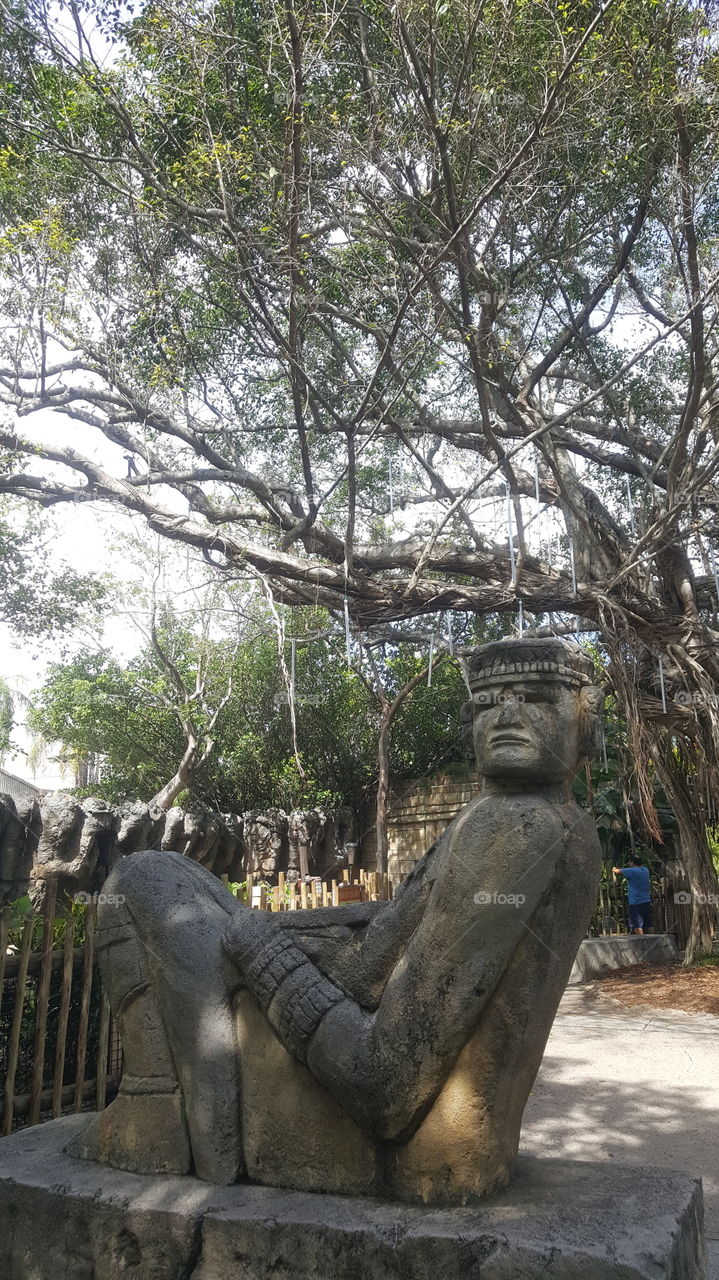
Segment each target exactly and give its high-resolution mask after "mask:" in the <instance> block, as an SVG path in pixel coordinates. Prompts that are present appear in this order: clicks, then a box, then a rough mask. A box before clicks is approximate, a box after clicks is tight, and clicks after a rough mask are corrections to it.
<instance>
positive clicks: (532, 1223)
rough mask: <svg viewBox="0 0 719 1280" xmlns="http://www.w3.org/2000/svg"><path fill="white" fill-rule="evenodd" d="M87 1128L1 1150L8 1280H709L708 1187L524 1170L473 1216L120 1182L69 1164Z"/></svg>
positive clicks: (523, 1163)
mask: <svg viewBox="0 0 719 1280" xmlns="http://www.w3.org/2000/svg"><path fill="white" fill-rule="evenodd" d="M88 1120H89V1117H88V1116H87V1115H80V1116H69V1117H66V1118H65V1119H62V1120H55V1121H53V1122H52V1123H50V1124H46V1125H42V1126H39V1127H36V1128H32V1129H26V1130H24V1131H22V1132H20V1133H17V1134H15V1135H13V1136H12V1137H10V1138H4V1139H1V1140H0V1276H2V1278H3V1280H128V1277H132V1278H133V1280H265V1278H269V1277H273V1280H459V1278H460V1277H462V1280H540V1278H541V1280H610V1277H611V1280H705V1277H706V1258H705V1248H704V1239H703V1228H702V1220H703V1213H702V1191H701V1183H700V1181H698V1180H697V1181H695V1180H693V1179H691V1178H687V1177H686V1176H685V1175H683V1174H678V1173H672V1172H667V1171H665V1170H658V1169H642V1168H633V1169H629V1168H626V1167H619V1168H617V1167H614V1166H611V1167H610V1166H609V1165H600V1164H585V1163H578V1162H574V1161H569V1160H542V1161H540V1160H536V1159H532V1158H528V1157H524V1158H520V1160H519V1161H518V1162H517V1174H516V1178H515V1180H514V1182H513V1184H512V1186H511V1187H510V1188H509V1190H507V1191H504V1192H502V1193H501V1195H499V1196H497V1197H496V1198H494V1199H492V1200H491V1201H488V1202H487V1203H486V1204H482V1205H480V1206H477V1207H474V1208H466V1209H448V1210H441V1209H422V1208H415V1207H409V1206H406V1205H399V1204H389V1203H386V1202H381V1201H378V1200H370V1199H361V1198H353V1197H342V1196H322V1195H311V1194H308V1193H303V1192H295V1191H277V1190H274V1189H272V1188H269V1187H257V1186H250V1185H246V1184H238V1185H236V1186H234V1187H215V1186H210V1185H208V1184H207V1183H203V1182H200V1181H198V1180H197V1179H196V1178H191V1177H187V1178H177V1177H169V1176H162V1177H143V1176H141V1175H139V1174H130V1173H120V1172H118V1171H116V1170H113V1169H107V1168H105V1167H104V1166H102V1165H98V1164H90V1163H86V1162H84V1161H81V1160H77V1159H74V1158H72V1157H70V1156H67V1155H66V1154H65V1153H64V1150H63V1148H64V1147H65V1145H66V1144H67V1143H68V1141H69V1140H70V1139H71V1138H73V1137H77V1136H79V1134H80V1133H81V1131H82V1128H83V1126H85V1125H86V1124H87V1123H88Z"/></svg>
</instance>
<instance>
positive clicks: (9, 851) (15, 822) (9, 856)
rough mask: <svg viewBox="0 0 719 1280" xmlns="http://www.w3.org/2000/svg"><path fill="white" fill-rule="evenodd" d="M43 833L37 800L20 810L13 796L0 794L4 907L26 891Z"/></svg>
mask: <svg viewBox="0 0 719 1280" xmlns="http://www.w3.org/2000/svg"><path fill="white" fill-rule="evenodd" d="M39 831H40V810H39V807H38V805H37V803H36V802H35V801H34V800H33V801H31V802H30V804H23V805H21V806H20V808H19V809H18V808H17V806H16V804H15V801H14V800H13V798H12V796H7V795H0V905H2V903H3V902H4V901H8V900H12V899H13V898H16V897H19V896H20V894H21V893H24V892H25V889H26V888H27V883H28V880H29V878H30V873H31V871H32V862H33V857H34V854H35V850H36V848H37V841H38V835H39Z"/></svg>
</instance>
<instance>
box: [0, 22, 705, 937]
mask: <svg viewBox="0 0 719 1280" xmlns="http://www.w3.org/2000/svg"><path fill="white" fill-rule="evenodd" d="M0 14H1V15H2V27H3V31H2V35H3V47H4V49H5V51H6V56H5V60H4V65H3V70H2V86H1V87H0V106H1V107H2V116H3V124H2V125H1V126H0V200H1V201H2V210H3V226H2V232H1V233H0V252H1V253H2V268H1V274H0V285H1V287H2V293H3V307H2V310H3V320H2V333H1V334H0V397H1V398H2V400H3V402H4V403H5V405H6V406H7V407H8V410H9V411H15V413H16V414H17V415H18V417H19V419H21V420H24V419H28V420H29V424H30V425H29V426H28V427H27V429H26V430H23V429H21V428H22V425H23V423H22V422H21V421H17V422H15V423H12V422H11V421H9V420H8V422H7V424H6V425H5V426H3V427H2V428H1V429H0V446H2V447H4V449H5V450H6V458H5V463H4V465H3V468H2V474H0V491H1V490H4V491H5V492H10V493H14V494H17V495H20V496H22V497H25V498H28V499H32V500H35V501H38V502H41V503H46V504H53V503H57V502H65V501H73V502H75V501H80V502H89V501H95V500H103V501H110V502H112V503H117V504H120V505H122V506H123V507H125V508H127V509H129V510H132V511H135V512H137V513H139V514H140V515H142V516H143V517H145V519H146V520H147V521H148V522H149V524H150V525H151V526H152V527H153V528H154V529H156V530H159V531H160V532H161V533H163V534H165V535H167V536H168V537H171V538H173V539H175V540H179V541H184V542H186V543H188V544H191V545H193V546H195V547H198V548H200V549H201V550H202V551H203V553H204V554H205V555H206V557H207V558H208V559H209V560H210V561H211V562H212V563H214V564H215V565H216V566H217V568H218V571H220V572H225V573H228V574H231V575H248V576H255V577H257V576H259V577H261V578H263V579H264V580H265V582H266V583H267V584H268V585H269V586H270V587H271V589H272V591H273V592H274V594H275V597H276V598H277V600H279V601H281V602H284V603H286V604H289V605H295V606H297V605H301V606H305V607H306V606H308V605H309V606H311V607H318V606H322V607H324V608H326V609H328V610H330V611H335V613H336V616H337V618H338V621H339V625H340V628H341V626H342V617H343V614H344V613H345V608H346V613H347V616H348V618H349V620H350V623H351V625H352V627H353V628H355V629H357V630H361V631H365V632H367V631H370V632H371V630H372V628H376V627H378V626H387V625H388V624H392V623H396V622H398V621H401V620H405V619H408V618H412V617H417V616H420V615H434V616H436V615H437V614H438V613H439V612H440V611H443V610H449V611H459V612H464V613H469V614H477V615H487V614H494V613H500V614H508V613H509V614H512V615H513V616H515V614H516V611H517V609H518V605H519V604H520V602H521V606H522V616H523V620H524V622H525V623H527V624H528V625H530V626H532V627H540V628H541V627H543V626H544V627H547V626H549V627H555V629H556V628H557V626H558V627H559V629H560V630H561V627H562V626H566V625H571V624H569V623H568V620H569V619H571V618H575V617H576V618H578V619H580V623H579V625H580V626H581V627H582V628H584V629H591V630H592V631H593V632H594V633H595V634H597V635H599V636H600V637H601V639H602V642H603V644H604V645H605V646H606V648H607V650H608V652H609V654H610V656H611V658H612V662H611V666H610V679H611V681H612V683H613V685H614V687H615V688H616V689H617V691H618V692H619V694H620V696H621V698H622V701H623V705H624V708H625V711H626V714H627V719H628V724H629V726H630V731H631V734H632V739H633V747H634V753H635V759H636V764H637V769H638V771H639V778H640V783H641V785H640V796H641V800H642V805H643V812H644V820H645V823H646V825H647V828H648V830H649V831H650V832H651V831H654V832H655V833H656V832H657V831H658V826H657V820H656V814H655V812H654V807H653V802H652V786H651V777H650V773H651V768H652V767H653V768H656V769H657V770H659V771H660V772H661V773H662V776H663V780H664V782H665V785H666V787H667V792H668V794H670V797H671V799H672V803H673V804H674V805H675V808H676V809H677V814H678V820H679V822H680V826H681V827H682V838H683V844H684V847H685V854H686V856H687V858H688V861H689V863H690V869H693V870H692V874H693V877H694V878H693V883H694V885H695V887H696V888H697V890H699V889H702V891H703V892H704V894H705V896H706V894H707V892H714V891H715V889H716V884H715V881H714V880H712V879H710V878H707V877H708V876H709V870H708V869H709V868H710V867H711V860H710V859H709V858H708V847H707V843H706V837H705V827H706V821H707V818H708V816H709V815H708V809H707V805H706V802H705V799H704V797H705V796H706V794H707V792H712V791H716V790H717V789H719V787H718V784H719V715H718V714H717V694H716V688H717V678H718V677H719V648H718V640H719V636H718V633H717V630H716V604H717V599H716V592H717V590H718V589H719V581H718V580H717V579H716V576H715V573H714V568H713V559H712V556H713V554H714V553H716V551H717V536H716V519H717V509H718V506H719V489H718V488H717V469H718V468H719V434H718V428H717V415H716V405H717V384H716V373H715V370H716V357H717V335H718V333H719V325H718V322H719V311H718V310H717V280H718V278H719V263H718V259H717V226H718V219H719V203H718V202H717V163H716V161H717V145H718V143H717V139H718V138H719V131H718V130H717V106H718V101H717V92H718V78H719V55H718V54H717V38H716V37H717V27H716V5H715V4H714V3H713V0H707V2H706V3H704V4H697V3H696V2H695V0H649V2H647V0H603V2H600V0H495V2H494V3H486V2H483V0H441V2H438V0H400V3H397V4H395V3H393V4H389V3H387V2H386V0H363V2H361V3H355V2H354V0H353V3H352V4H345V3H341V2H340V3H338V4H335V5H327V4H325V3H321V4H320V3H317V0H286V3H284V4H282V5H276V4H270V3H268V2H267V0H255V2H254V3H252V2H250V0H217V2H216V3H212V2H211V0H190V2H189V3H188V0H150V2H149V3H146V4H140V5H139V6H138V7H136V8H133V9H130V7H128V8H127V9H123V8H122V7H119V8H116V9H110V10H108V9H107V6H105V5H104V4H102V3H88V4H85V5H78V4H74V3H73V4H63V3H61V4H57V3H52V4H50V3H46V2H45V0H2V2H1V3H0ZM39 410H45V411H47V410H49V411H51V412H52V413H53V414H54V415H55V417H56V420H57V424H58V425H57V430H56V435H55V436H54V437H53V439H52V440H51V442H50V443H48V442H47V440H46V439H43V441H42V442H40V443H39V442H38V441H37V439H36V438H35V437H34V436H33V434H32V426H31V423H32V415H33V414H34V413H35V412H37V411H39ZM73 422H77V423H82V424H84V425H85V426H86V427H89V428H90V429H91V430H94V432H95V433H96V435H97V438H98V440H99V441H101V442H102V446H101V447H100V448H98V449H95V450H94V451H92V450H86V451H85V452H84V453H83V452H81V451H80V450H78V448H77V447H76V445H75V443H74V440H73V432H72V424H73ZM113 446H114V447H113ZM123 453H126V454H128V455H129V456H131V457H132V458H133V459H134V460H137V461H136V466H135V470H136V472H139V474H132V468H131V467H129V466H128V469H127V471H128V474H127V475H126V474H125V468H124V465H123V463H122V462H121V457H122V454H123ZM505 504H506V505H505ZM345 602H346V606H345ZM660 657H661V660H662V665H661V666H660V665H659V659H660ZM650 761H653V765H652V766H650V763H649V762H650ZM711 874H712V875H713V872H712V873H711ZM696 918H697V930H698V932H697V934H696V938H698V937H699V936H700V935H701V938H702V939H703V941H704V943H705V944H706V943H707V941H708V938H709V937H710V935H711V928H712V919H711V915H710V913H709V912H708V911H704V912H703V913H702V912H701V911H699V910H698V911H697V917H696ZM696 938H695V939H694V941H696ZM692 945H694V943H692Z"/></svg>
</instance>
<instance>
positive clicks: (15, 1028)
mask: <svg viewBox="0 0 719 1280" xmlns="http://www.w3.org/2000/svg"><path fill="white" fill-rule="evenodd" d="M34 925H35V917H34V916H33V915H32V914H30V915H29V916H28V917H27V919H26V920H25V925H24V928H23V931H22V942H21V943H20V964H19V967H18V973H17V978H16V980H15V1009H14V1011H13V1019H12V1030H11V1032H10V1044H9V1046H8V1061H7V1075H6V1077H5V1095H4V1106H3V1130H2V1131H3V1134H4V1136H5V1137H6V1138H7V1137H8V1135H9V1134H11V1133H12V1118H13V1110H14V1102H15V1074H16V1072H17V1060H18V1055H19V1053H20V1036H21V1034H22V1015H23V1007H24V1004H25V987H26V985H27V967H28V964H29V962H30V948H31V947H32V931H33V927H34Z"/></svg>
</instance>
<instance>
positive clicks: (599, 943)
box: [569, 933, 679, 986]
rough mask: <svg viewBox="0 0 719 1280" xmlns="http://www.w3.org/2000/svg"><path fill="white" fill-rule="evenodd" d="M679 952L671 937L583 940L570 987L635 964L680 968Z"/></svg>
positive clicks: (637, 936)
mask: <svg viewBox="0 0 719 1280" xmlns="http://www.w3.org/2000/svg"><path fill="white" fill-rule="evenodd" d="M678 960H679V952H678V951H677V944H676V940H675V938H674V935H673V934H671V933H645V934H643V935H639V934H633V935H627V936H626V937H624V936H618V937H613V938H584V939H583V940H582V942H581V943H580V946H579V950H578V952H577V958H576V960H575V961H574V965H573V966H572V972H571V974H570V977H569V982H570V985H572V986H575V985H577V984H578V983H580V982H591V981H592V979H593V978H599V977H601V975H602V974H603V973H607V971H608V970H610V969H624V968H626V967H627V966H628V965H632V964H677V963H678Z"/></svg>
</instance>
